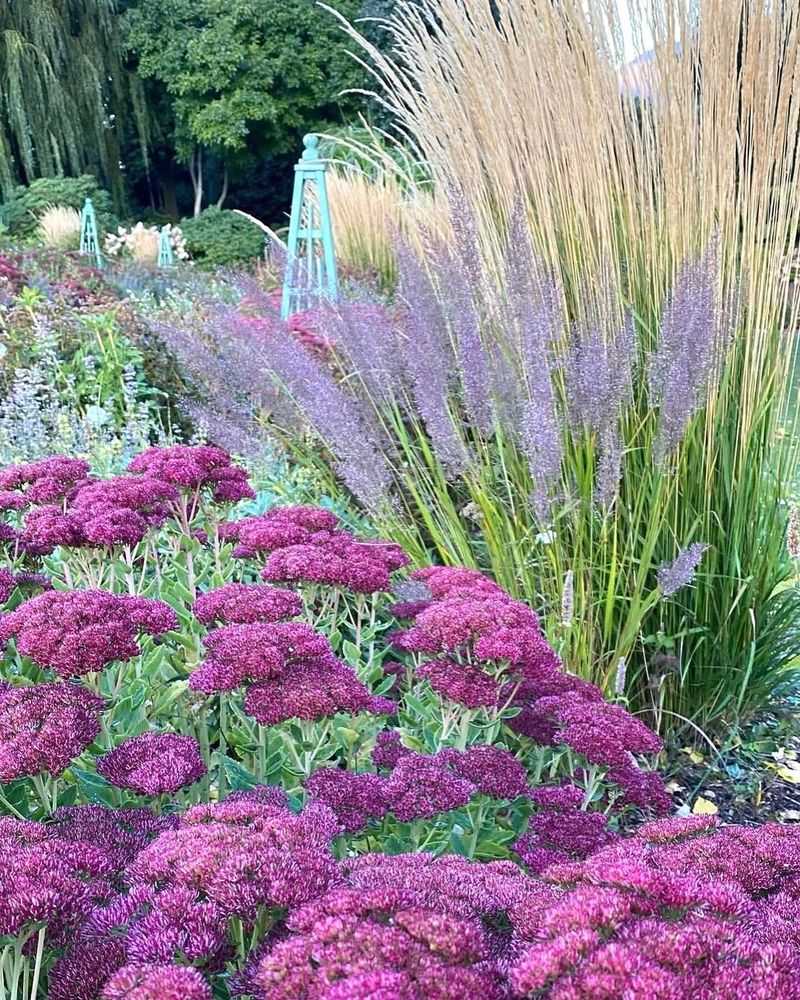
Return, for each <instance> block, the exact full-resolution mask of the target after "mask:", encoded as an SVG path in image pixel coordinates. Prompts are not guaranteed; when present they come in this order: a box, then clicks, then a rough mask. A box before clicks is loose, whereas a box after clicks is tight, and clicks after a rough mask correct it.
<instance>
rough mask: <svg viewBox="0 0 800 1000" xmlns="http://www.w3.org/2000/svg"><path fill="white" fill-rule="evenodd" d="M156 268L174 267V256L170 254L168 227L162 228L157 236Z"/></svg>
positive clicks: (170, 243) (170, 242)
mask: <svg viewBox="0 0 800 1000" xmlns="http://www.w3.org/2000/svg"><path fill="white" fill-rule="evenodd" d="M158 266H159V267H174V266H175V254H174V253H173V252H172V240H171V239H170V234H169V226H162V227H161V232H160V233H159V234H158Z"/></svg>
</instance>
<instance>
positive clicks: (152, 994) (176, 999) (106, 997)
mask: <svg viewBox="0 0 800 1000" xmlns="http://www.w3.org/2000/svg"><path fill="white" fill-rule="evenodd" d="M100 1000H211V987H210V986H209V985H208V983H207V982H206V980H205V979H204V978H203V977H202V976H201V975H200V973H199V972H198V971H197V969H191V968H189V967H188V966H185V965H154V964H153V963H148V962H144V963H132V964H131V965H124V966H123V967H122V968H121V969H120V970H119V971H118V972H115V973H114V975H113V976H112V977H111V979H109V981H108V982H107V983H106V985H105V986H104V987H103V992H102V993H101V994H100Z"/></svg>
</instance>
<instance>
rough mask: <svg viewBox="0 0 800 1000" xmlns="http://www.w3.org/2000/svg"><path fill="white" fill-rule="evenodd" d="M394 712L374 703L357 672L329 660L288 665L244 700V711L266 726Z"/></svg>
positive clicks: (336, 661)
mask: <svg viewBox="0 0 800 1000" xmlns="http://www.w3.org/2000/svg"><path fill="white" fill-rule="evenodd" d="M387 708H388V711H389V712H392V711H394V709H395V706H394V704H392V705H391V707H388V706H385V705H383V704H382V703H381V704H373V698H372V695H371V694H370V692H369V689H368V688H366V687H365V686H364V685H363V684H362V683H361V681H360V680H359V679H358V677H357V676H356V673H355V671H354V670H352V669H351V668H350V667H348V666H347V665H346V664H344V663H342V662H341V661H340V660H336V659H330V658H328V657H326V658H323V659H318V660H302V661H298V662H295V663H292V664H290V665H288V666H285V667H284V668H283V669H282V670H281V671H280V673H278V674H277V675H275V676H273V677H272V678H268V679H266V680H263V681H258V682H257V683H255V684H252V685H251V686H250V687H249V689H248V691H247V694H246V695H245V700H244V710H245V712H247V713H248V715H252V716H253V718H254V719H255V720H256V721H257V722H259V723H260V724H261V725H262V726H274V725H277V724H278V723H279V722H285V721H287V720H288V719H305V720H306V721H309V722H313V721H316V720H319V719H324V718H327V717H329V716H332V715H336V714H337V713H338V712H346V713H348V714H350V715H355V714H357V713H358V712H363V711H372V712H373V713H374V714H376V715H384V714H387Z"/></svg>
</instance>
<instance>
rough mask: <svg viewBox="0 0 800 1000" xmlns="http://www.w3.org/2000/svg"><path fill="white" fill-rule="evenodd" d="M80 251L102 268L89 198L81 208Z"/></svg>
mask: <svg viewBox="0 0 800 1000" xmlns="http://www.w3.org/2000/svg"><path fill="white" fill-rule="evenodd" d="M81 253H82V254H85V255H86V256H88V257H94V262H95V264H96V266H97V267H98V268H102V266H103V255H102V253H101V252H100V240H99V238H98V236H97V216H96V215H95V213H94V205H93V204H92V199H91V198H87V199H86V201H85V202H84V203H83V209H82V210H81Z"/></svg>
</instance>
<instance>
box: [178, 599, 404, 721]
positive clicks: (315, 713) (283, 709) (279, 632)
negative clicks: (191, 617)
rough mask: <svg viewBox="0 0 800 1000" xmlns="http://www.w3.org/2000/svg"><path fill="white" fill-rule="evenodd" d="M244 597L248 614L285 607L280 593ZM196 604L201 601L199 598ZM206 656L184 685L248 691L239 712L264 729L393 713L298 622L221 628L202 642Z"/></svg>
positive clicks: (317, 635) (205, 690)
mask: <svg viewBox="0 0 800 1000" xmlns="http://www.w3.org/2000/svg"><path fill="white" fill-rule="evenodd" d="M255 589H256V590H259V591H262V590H263V591H271V592H272V593H271V595H270V594H267V595H266V596H264V595H260V596H259V598H258V600H259V601H261V597H264V600H263V601H261V603H260V604H259V603H258V601H256V602H253V601H252V600H251V598H250V597H249V596H248V599H247V601H246V602H245V603H246V605H247V609H248V612H250V611H253V609H254V608H257V607H261V608H262V609H263V608H264V607H265V606H266V605H267V604H268V605H270V607H272V608H276V607H280V608H289V607H290V605H289V603H288V601H287V600H286V599H285V598H284V597H283V596H281V597H280V598H278V599H277V602H276V600H275V598H274V595H275V594H279V595H285V594H286V592H285V591H276V590H273V588H266V587H264V588H261V587H258V588H255ZM201 600H203V599H202V598H201ZM203 643H204V645H205V647H206V649H207V650H208V656H207V657H206V659H205V660H204V661H203V663H201V664H200V666H199V667H198V668H197V669H196V670H195V671H194V672H193V673H192V675H191V677H190V678H189V686H190V687H191V688H192V689H193V690H195V691H201V692H202V693H204V694H214V693H215V692H221V691H233V690H234V689H235V688H237V687H240V686H242V685H246V686H247V691H246V695H245V702H244V707H245V711H246V712H248V713H249V714H250V715H252V716H253V718H255V719H256V720H257V721H258V722H259V723H261V725H263V726H274V725H276V724H277V723H279V722H284V721H286V720H287V719H293V718H296V719H305V720H308V721H315V720H318V719H323V718H326V717H328V716H331V715H335V714H336V713H338V712H347V713H349V714H351V715H352V714H356V713H358V712H363V711H369V712H373V713H374V714H385V713H387V712H390V713H391V712H394V710H395V706H394V703H392V702H387V701H386V700H385V699H378V698H374V697H373V696H372V695H371V694H370V692H369V690H368V689H367V688H366V687H365V686H364V684H362V683H361V681H360V680H359V679H358V677H357V676H356V673H355V671H354V670H353V669H352V668H351V667H349V666H347V665H346V664H345V663H342V661H341V660H338V659H337V658H336V656H334V653H333V649H332V648H331V645H330V643H329V642H328V640H327V639H326V638H325V636H323V635H321V634H320V633H318V632H315V631H314V630H313V629H312V628H311V626H309V625H306V624H304V623H303V622H267V623H265V622H259V623H257V624H246V625H224V626H222V627H221V628H217V629H214V630H213V631H211V632H209V633H208V635H207V636H206V637H205V639H204V640H203Z"/></svg>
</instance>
